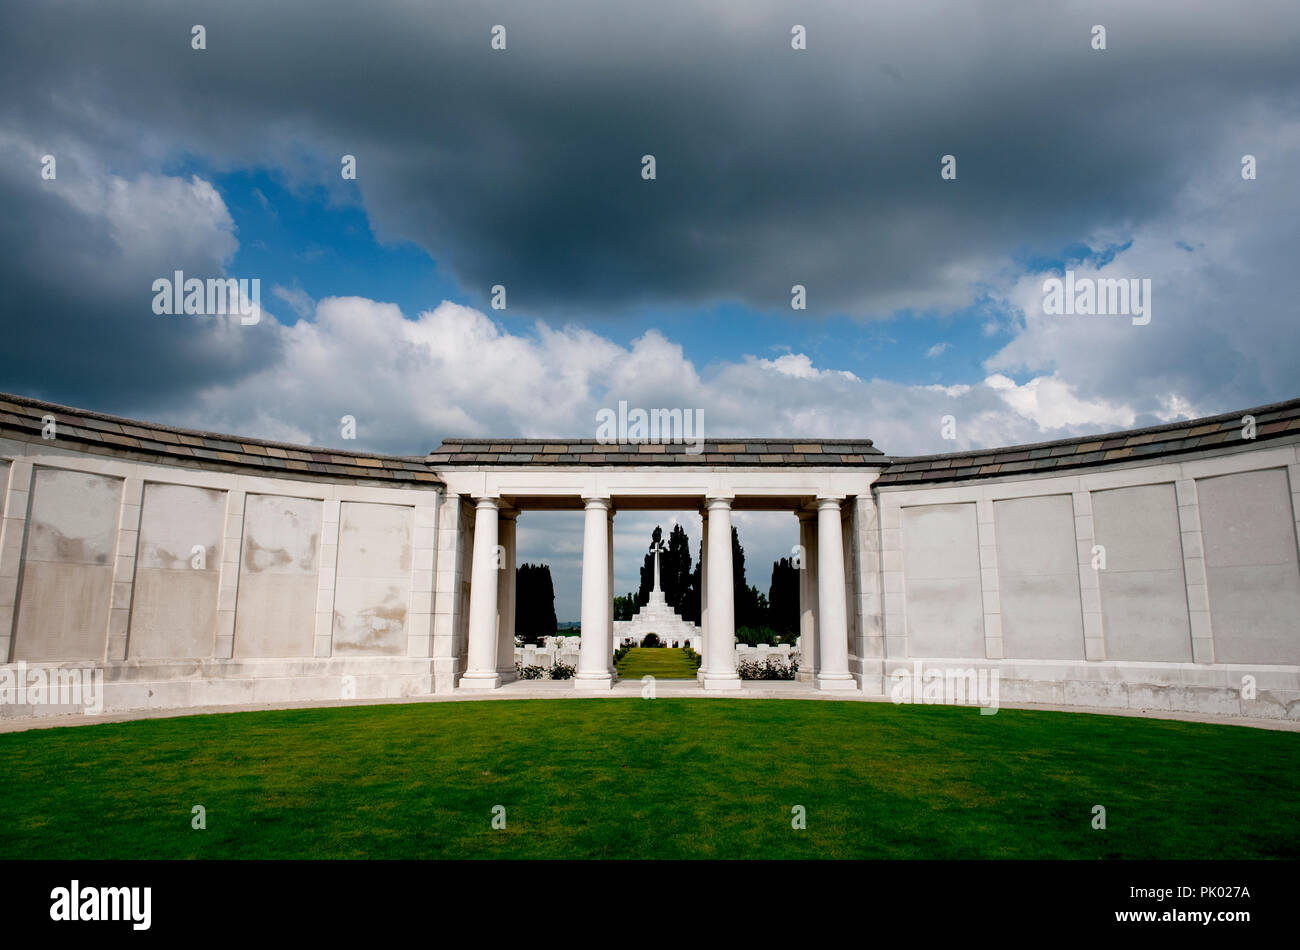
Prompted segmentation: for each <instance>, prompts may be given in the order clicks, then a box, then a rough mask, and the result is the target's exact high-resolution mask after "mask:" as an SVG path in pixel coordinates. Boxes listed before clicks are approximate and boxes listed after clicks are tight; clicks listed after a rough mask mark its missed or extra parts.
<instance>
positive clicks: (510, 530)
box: [497, 511, 519, 683]
mask: <svg viewBox="0 0 1300 950" xmlns="http://www.w3.org/2000/svg"><path fill="white" fill-rule="evenodd" d="M518 519H519V512H517V511H503V512H502V513H501V518H500V525H499V529H500V538H499V540H498V543H499V544H500V545H501V549H502V552H503V554H504V557H502V559H501V576H500V578H499V580H498V583H497V675H498V676H500V677H501V682H502V683H510V682H513V681H514V680H515V679H517V676H516V674H515V525H516V523H517V521H518Z"/></svg>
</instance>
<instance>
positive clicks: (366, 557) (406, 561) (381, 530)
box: [333, 502, 415, 656]
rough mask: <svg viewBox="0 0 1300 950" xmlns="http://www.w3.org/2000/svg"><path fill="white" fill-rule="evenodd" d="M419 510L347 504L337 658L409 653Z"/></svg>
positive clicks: (337, 597) (337, 594)
mask: <svg viewBox="0 0 1300 950" xmlns="http://www.w3.org/2000/svg"><path fill="white" fill-rule="evenodd" d="M414 525H415V509H414V508H411V507H407V506H404V505H382V504H369V503H364V502H344V503H343V504H342V505H340V506H339V557H338V570H337V573H336V581H335V589H334V630H333V641H334V647H333V652H334V653H335V654H372V655H386V656H396V655H402V654H405V653H406V636H407V630H406V620H407V613H408V611H409V608H410V593H411V545H412V533H413V530H414Z"/></svg>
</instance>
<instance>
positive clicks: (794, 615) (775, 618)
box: [767, 557, 799, 636]
mask: <svg viewBox="0 0 1300 950" xmlns="http://www.w3.org/2000/svg"><path fill="white" fill-rule="evenodd" d="M767 601H768V606H769V613H768V623H769V625H770V626H771V627H772V629H774V630H775V631H776V632H777V633H779V634H782V635H784V636H790V635H794V634H798V632H799V569H798V568H796V567H795V566H794V561H793V560H791V559H790V558H788V557H783V558H781V560H779V561H774V562H773V563H772V586H771V587H769V588H768V593H767Z"/></svg>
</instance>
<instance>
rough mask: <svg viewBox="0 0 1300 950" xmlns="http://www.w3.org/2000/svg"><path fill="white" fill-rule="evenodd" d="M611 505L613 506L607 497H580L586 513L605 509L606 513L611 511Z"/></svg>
mask: <svg viewBox="0 0 1300 950" xmlns="http://www.w3.org/2000/svg"><path fill="white" fill-rule="evenodd" d="M612 505H613V500H612V499H611V498H610V497H609V496H608V495H583V496H582V506H583V507H584V508H586V509H587V510H588V511H592V510H594V509H601V508H603V509H605V510H606V511H609V510H611V508H612Z"/></svg>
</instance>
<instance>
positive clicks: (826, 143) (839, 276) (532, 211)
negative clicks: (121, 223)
mask: <svg viewBox="0 0 1300 950" xmlns="http://www.w3.org/2000/svg"><path fill="white" fill-rule="evenodd" d="M698 6H699V5H697V4H694V3H684V2H683V3H672V2H670V3H657V4H651V5H644V6H643V5H637V6H636V7H632V5H623V6H621V7H619V8H612V7H610V6H609V5H608V4H603V3H601V4H596V3H564V4H549V5H534V4H522V3H521V4H499V5H497V6H495V7H493V8H491V9H490V10H489V11H488V12H484V11H483V10H481V9H477V8H475V7H473V6H462V5H454V6H453V5H448V4H436V3H435V4H427V5H423V4H421V5H407V4H399V5H386V4H348V5H341V4H324V5H322V4H318V3H277V4H264V3H221V4H219V5H215V4H214V5H207V4H192V5H182V6H179V7H178V6H177V5H175V4H173V3H161V2H160V3H153V4H149V3H145V4H141V3H130V4H124V5H112V4H107V5H105V4H98V3H96V4H86V5H75V4H74V5H71V6H62V5H61V6H59V7H52V6H47V5H33V6H31V7H27V8H20V9H14V8H13V7H12V6H10V7H9V9H8V12H7V13H6V14H5V19H6V20H7V21H8V22H7V23H6V24H5V26H6V29H5V30H4V34H5V36H7V37H8V40H7V43H6V45H7V46H9V47H10V48H9V49H8V50H6V54H7V55H6V56H5V57H4V61H5V65H4V67H3V69H4V72H5V84H6V87H7V88H10V89H18V90H21V92H22V95H20V96H19V97H18V100H19V101H18V102H15V103H14V104H12V105H11V106H10V108H9V109H8V110H7V113H6V116H5V120H6V122H8V123H10V124H16V125H18V126H20V127H24V128H32V127H35V128H36V129H42V128H49V127H51V126H53V127H54V130H56V131H60V132H64V133H67V134H75V135H79V136H84V137H85V138H87V139H89V140H90V141H92V142H93V143H94V144H95V145H96V146H97V147H101V148H102V149H103V152H102V154H103V156H106V157H108V156H111V157H113V158H114V159H116V160H117V161H121V162H122V163H123V164H126V165H130V164H132V163H133V162H138V161H139V159H138V158H136V154H137V153H136V149H138V147H139V144H140V143H142V142H143V143H144V144H145V146H146V148H147V149H148V151H149V152H151V153H155V154H166V153H168V152H173V153H174V152H176V151H179V150H187V151H192V152H195V153H197V154H200V155H204V156H207V157H209V158H210V159H213V160H216V161H222V160H224V161H228V162H232V163H247V162H254V161H262V162H274V163H277V164H278V163H284V162H289V163H291V164H295V165H297V164H298V163H299V162H300V161H304V160H303V159H301V157H299V158H295V157H292V156H293V153H295V152H296V151H298V150H299V149H303V148H305V149H306V152H307V156H308V157H307V159H305V162H306V164H305V166H304V165H298V170H299V171H300V172H301V173H303V174H320V175H323V176H325V179H326V180H328V181H333V180H334V179H337V177H338V176H337V161H338V157H339V155H341V154H343V153H345V152H347V153H351V154H355V155H357V157H358V161H359V168H360V185H361V190H362V193H363V195H364V200H365V202H366V205H367V208H368V210H369V211H370V212H371V214H372V215H373V217H374V220H375V223H376V225H377V227H378V229H379V231H380V233H381V234H382V235H385V236H388V237H393V238H397V237H402V238H412V239H414V240H416V241H418V242H419V243H421V244H422V245H423V246H425V247H427V248H428V249H430V251H431V252H433V253H434V254H435V255H436V256H437V257H438V259H439V260H440V261H441V262H443V264H444V266H446V267H448V268H449V269H450V270H451V271H452V272H454V273H455V274H456V275H458V277H459V278H460V279H461V280H462V281H463V282H464V284H465V286H466V287H467V289H469V290H470V291H471V292H478V293H485V291H486V288H487V287H488V286H490V285H491V284H493V283H498V282H501V283H506V284H508V285H509V286H510V288H511V290H512V299H513V301H514V302H516V305H517V306H526V307H529V308H532V309H536V310H541V311H545V310H548V309H553V308H557V307H564V308H568V309H569V310H570V311H571V310H572V308H574V307H581V306H584V305H585V306H589V307H591V308H593V309H601V310H607V309H609V308H615V309H617V308H619V307H622V306H624V305H628V304H634V303H637V302H643V301H653V302H658V303H698V302H705V301H712V300H718V299H725V298H732V299H739V300H741V301H743V302H745V303H748V304H750V305H753V306H756V307H760V308H773V309H777V308H781V307H784V306H786V305H787V303H788V296H789V288H790V285H791V283H794V282H801V283H804V284H806V285H808V286H809V288H810V292H811V300H812V304H813V307H814V309H816V310H823V309H844V310H849V311H852V312H872V311H880V310H890V309H894V308H897V307H903V306H914V307H929V306H945V305H946V306H960V305H961V304H963V303H965V302H966V300H967V298H968V291H969V284H970V282H971V279H972V277H973V275H974V274H977V273H978V272H979V271H980V270H981V269H982V268H985V267H987V266H989V265H991V264H993V263H994V262H996V261H997V260H999V258H1000V257H1001V256H1002V255H1005V254H1007V253H1009V252H1012V251H1014V250H1016V249H1018V248H1023V247H1032V248H1034V249H1035V250H1039V251H1043V250H1047V251H1050V250H1053V249H1055V248H1057V247H1062V246H1064V245H1066V244H1067V243H1069V242H1071V241H1073V240H1075V239H1077V238H1078V236H1079V235H1080V233H1082V232H1087V231H1089V230H1091V229H1094V228H1097V227H1099V226H1106V225H1114V224H1120V223H1123V222H1125V221H1132V220H1135V219H1141V218H1143V217H1144V216H1146V215H1148V214H1152V213H1156V212H1158V211H1159V210H1160V209H1161V208H1162V207H1164V206H1166V205H1167V204H1168V203H1169V202H1170V201H1172V200H1173V199H1174V197H1175V196H1176V195H1177V193H1178V188H1179V186H1180V184H1181V183H1182V182H1183V181H1184V179H1185V177H1186V175H1187V174H1189V173H1190V172H1191V171H1192V169H1193V168H1195V167H1196V166H1197V163H1198V162H1199V161H1201V160H1202V156H1203V154H1204V150H1205V146H1206V145H1207V144H1208V143H1214V142H1217V141H1219V139H1220V138H1221V137H1223V136H1225V135H1232V134H1233V130H1234V128H1235V127H1237V126H1238V124H1239V122H1240V120H1241V117H1242V115H1243V112H1244V110H1245V109H1246V108H1247V106H1248V105H1249V104H1250V103H1251V102H1253V101H1257V100H1260V99H1264V98H1266V97H1274V98H1276V97H1279V96H1282V97H1284V96H1286V95H1288V94H1290V95H1294V94H1295V92H1296V91H1297V89H1298V88H1300V86H1298V84H1297V75H1296V70H1295V67H1294V63H1295V57H1296V53H1297V46H1296V35H1297V29H1300V8H1297V7H1296V5H1295V4H1293V3H1282V2H1278V3H1247V4H1245V5H1236V6H1234V7H1233V9H1232V10H1231V11H1223V12H1219V7H1220V6H1221V5H1218V4H1210V3H1201V4H1195V3H1187V2H1178V3H1172V2H1171V3H1166V4H1151V5H1144V9H1142V10H1129V9H1127V8H1128V7H1129V6H1131V5H1129V4H1104V3H1103V4H1095V5H1092V6H1091V7H1090V8H1089V10H1088V11H1087V14H1086V16H1085V15H1082V14H1079V13H1072V12H1062V11H1061V10H1060V9H1059V8H1058V6H1057V5H1054V4H1041V3H1028V2H1024V3H1002V4H984V5H980V6H979V8H978V9H975V8H972V7H971V5H970V4H968V3H951V4H938V5H934V4H915V5H910V6H908V7H904V8H902V9H897V10H893V11H890V10H881V9H879V8H878V7H877V6H876V5H870V6H868V5H863V4H857V3H844V4H817V5H815V6H814V8H813V9H808V7H807V5H803V4H800V5H793V6H787V5H772V4H753V3H734V4H719V5H711V6H709V7H708V9H707V10H703V9H697V7H698ZM624 7H626V9H625V8H624ZM322 8H323V9H322ZM795 22H799V23H801V24H803V25H805V26H806V27H807V28H808V34H809V41H808V42H809V49H808V50H807V51H805V52H795V51H793V50H791V49H790V42H789V41H790V33H789V31H790V28H791V25H792V24H793V23H795ZM1094 22H1097V23H1102V24H1104V25H1105V26H1106V27H1107V30H1108V45H1109V49H1107V50H1106V51H1105V52H1097V51H1094V50H1092V49H1090V47H1089V28H1090V27H1091V25H1092V24H1093V23H1094ZM192 23H203V24H204V25H205V26H206V28H207V33H208V49H207V51H206V52H195V51H192V50H191V49H190V47H189V42H188V38H189V27H190V25H191V24H192ZM495 23H502V24H504V25H505V26H506V27H507V30H508V40H509V48H508V49H507V50H506V51H505V52H494V51H492V50H491V49H490V48H489V43H488V40H489V29H490V27H491V26H492V25H493V24H495ZM1292 106H1293V107H1294V103H1292ZM644 153H652V154H654V155H655V156H656V158H657V161H658V173H659V178H658V180H657V181H655V182H644V181H642V180H641V179H640V176H639V170H640V165H639V160H640V157H641V155H642V154H644ZM945 153H952V154H955V155H956V156H957V158H958V170H959V178H958V181H957V182H943V181H941V180H940V179H939V175H938V171H939V159H940V156H941V155H943V154H945ZM314 163H319V164H314ZM339 185H340V186H341V183H339Z"/></svg>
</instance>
